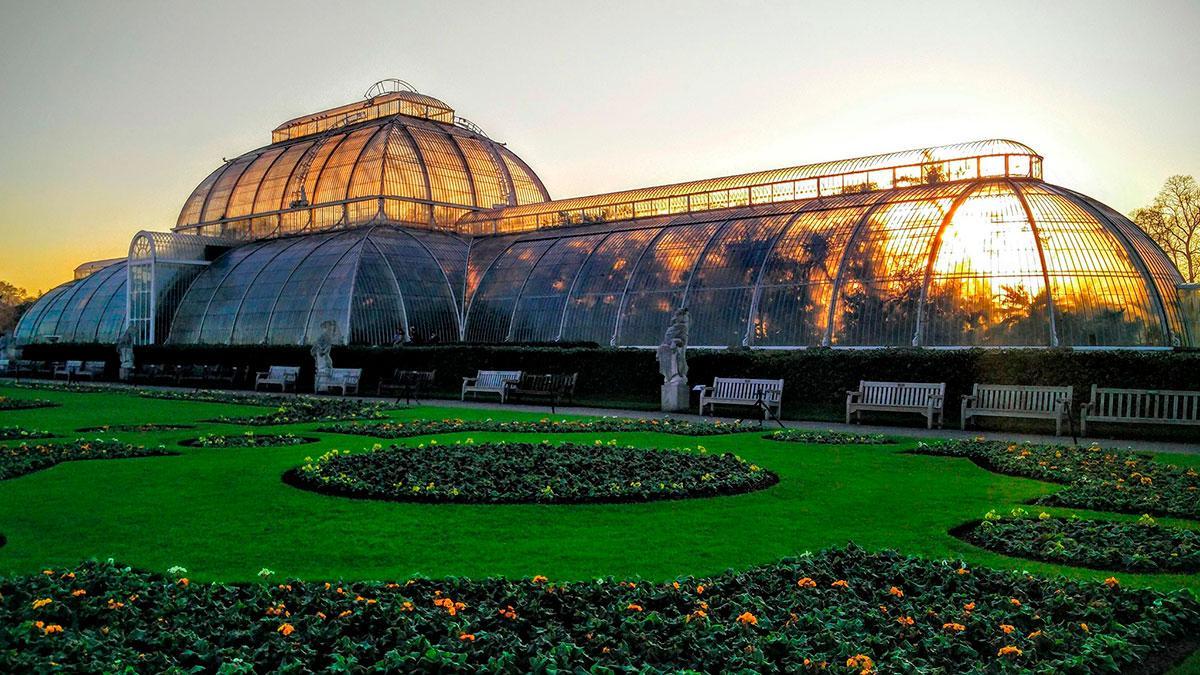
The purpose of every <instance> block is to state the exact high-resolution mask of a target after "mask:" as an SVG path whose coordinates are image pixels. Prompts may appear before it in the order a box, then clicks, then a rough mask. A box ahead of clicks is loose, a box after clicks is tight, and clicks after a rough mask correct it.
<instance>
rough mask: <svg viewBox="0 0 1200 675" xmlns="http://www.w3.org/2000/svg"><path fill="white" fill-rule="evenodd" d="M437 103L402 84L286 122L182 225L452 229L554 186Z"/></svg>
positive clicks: (191, 208) (199, 199) (231, 167)
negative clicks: (482, 212)
mask: <svg viewBox="0 0 1200 675" xmlns="http://www.w3.org/2000/svg"><path fill="white" fill-rule="evenodd" d="M426 99H427V100H426ZM435 104H440V101H437V99H433V98H431V97H425V96H422V95H420V94H413V93H411V92H395V93H390V94H385V95H382V96H379V97H376V98H374V99H371V100H370V101H367V102H365V103H363V104H351V105H349V106H342V107H341V108H335V109H333V110H329V111H325V112H323V113H317V114H315V115H308V116H305V117H302V118H297V119H295V120H291V121H289V122H286V123H284V124H283V125H281V126H280V127H279V128H278V129H276V130H275V132H274V133H275V137H276V138H277V139H279V140H278V142H275V143H272V144H271V145H268V146H266V147H263V148H259V149H258V150H253V151H251V152H248V153H246V154H244V155H241V156H239V157H236V158H234V159H232V160H229V161H227V162H226V163H225V164H224V165H222V166H221V167H220V168H218V169H217V170H216V171H214V172H212V173H211V174H209V176H208V177H207V178H205V179H204V180H203V181H202V182H201V183H200V185H198V186H197V187H196V189H195V190H193V191H192V194H191V196H189V197H188V199H187V200H186V201H185V202H184V205H183V208H182V210H181V211H180V213H179V219H178V221H177V223H176V226H175V228H174V229H175V231H177V232H185V233H188V234H203V235H209V236H216V237H236V238H239V239H258V238H262V237H272V236H283V235H287V234H295V233H299V232H312V231H320V230H327V229H334V228H341V227H350V226H357V225H364V224H373V223H395V224H403V225H407V226H410V227H421V228H428V229H453V227H454V223H456V222H457V221H458V220H459V218H461V217H462V216H463V215H464V214H466V213H468V212H470V211H475V210H479V209H492V208H495V207H496V206H497V205H509V206H515V205H522V204H531V203H534V202H544V201H546V200H547V199H549V198H550V197H549V194H548V193H547V192H546V188H545V186H544V185H542V182H541V180H540V179H539V178H538V177H537V175H536V174H535V173H534V172H533V170H532V169H530V168H529V166H528V165H527V164H525V162H524V161H522V160H521V159H520V158H519V157H517V155H516V154H514V153H513V152H512V151H511V150H509V149H508V148H507V147H505V146H504V145H503V144H500V143H497V142H495V141H493V140H491V139H489V138H488V137H487V136H485V135H483V134H482V133H479V132H477V131H475V130H472V129H469V128H466V127H464V126H458V125H456V124H453V123H447V122H453V121H454V118H453V114H454V111H453V110H451V109H449V108H448V107H446V108H445V111H446V114H448V115H449V119H448V120H447V119H443V118H445V117H446V114H443V113H440V112H436V110H435V108H436V107H437V106H436V105H435ZM441 105H443V106H444V104H441ZM364 106H365V107H364ZM356 115H360V116H359V117H356Z"/></svg>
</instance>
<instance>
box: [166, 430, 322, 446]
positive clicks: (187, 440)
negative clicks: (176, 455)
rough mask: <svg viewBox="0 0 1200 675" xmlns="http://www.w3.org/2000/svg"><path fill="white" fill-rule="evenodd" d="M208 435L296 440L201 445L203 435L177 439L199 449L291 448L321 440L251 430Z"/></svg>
mask: <svg viewBox="0 0 1200 675" xmlns="http://www.w3.org/2000/svg"><path fill="white" fill-rule="evenodd" d="M209 436H219V437H221V438H226V439H231V440H237V439H243V438H247V437H250V438H254V439H259V438H272V439H279V438H294V439H296V442H294V443H264V444H258V443H250V444H243V445H238V444H236V443H234V444H230V445H203V444H202V443H201V442H200V440H201V438H204V437H203V436H201V437H197V438H185V439H183V440H182V441H179V445H182V446H183V447H185V448H197V449H200V450H240V449H247V448H291V447H295V446H298V445H308V444H310V443H316V442H318V441H320V440H321V439H319V438H317V437H315V436H298V435H296V434H255V433H253V432H247V433H244V434H210V435H209Z"/></svg>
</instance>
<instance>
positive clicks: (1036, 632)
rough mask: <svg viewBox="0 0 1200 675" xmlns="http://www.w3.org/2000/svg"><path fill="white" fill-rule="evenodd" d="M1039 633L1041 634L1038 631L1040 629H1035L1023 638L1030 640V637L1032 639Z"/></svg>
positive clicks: (1040, 632)
mask: <svg viewBox="0 0 1200 675" xmlns="http://www.w3.org/2000/svg"><path fill="white" fill-rule="evenodd" d="M1041 634H1042V631H1040V630H1035V631H1033V632H1032V633H1030V634H1029V635H1026V636H1025V639H1027V640H1032V639H1034V638H1035V637H1038V636H1040V635H1041Z"/></svg>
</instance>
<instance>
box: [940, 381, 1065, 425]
mask: <svg viewBox="0 0 1200 675" xmlns="http://www.w3.org/2000/svg"><path fill="white" fill-rule="evenodd" d="M1073 396H1074V388H1073V387H1058V386H1043V385H1019V384H980V383H976V384H975V385H974V387H973V388H972V392H971V395H970V396H964V397H963V401H962V415H961V418H962V428H963V429H966V428H967V423H968V421H970V419H971V418H972V417H984V416H986V417H1026V418H1032V419H1053V420H1054V422H1055V433H1056V434H1061V433H1062V423H1063V420H1064V419H1066V418H1067V415H1068V414H1069V411H1070V407H1071V401H1072V398H1073Z"/></svg>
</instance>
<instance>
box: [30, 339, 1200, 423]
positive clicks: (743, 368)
mask: <svg viewBox="0 0 1200 675" xmlns="http://www.w3.org/2000/svg"><path fill="white" fill-rule="evenodd" d="M26 357H27V358H33V359H46V360H63V359H66V358H76V359H79V358H108V359H109V360H111V361H115V358H116V352H115V350H113V349H112V348H111V347H104V346H97V345H65V344H58V345H31V346H29V347H27V348H26ZM137 358H138V362H139V363H166V364H172V363H189V364H190V363H224V364H228V365H240V366H249V367H250V369H251V370H265V369H266V368H267V367H268V366H270V365H271V364H290V365H300V366H302V367H303V368H304V370H303V371H302V379H301V386H302V387H303V386H304V384H305V378H307V380H308V381H311V378H312V373H311V369H312V357H311V356H310V355H309V352H308V348H307V347H303V346H293V347H263V346H259V347H256V346H153V347H141V348H139V349H138V350H137ZM333 361H334V364H335V365H337V366H338V367H345V368H363V369H364V380H363V391H364V392H370V391H373V390H374V387H375V382H376V378H377V377H378V376H379V374H381V373H390V372H391V371H392V370H393V369H395V368H405V369H412V370H436V371H437V381H436V382H435V386H434V389H435V391H434V393H435V394H436V395H439V396H455V397H457V395H458V391H459V387H460V386H461V382H462V378H463V377H465V376H469V375H474V374H475V371H476V370H481V369H505V370H527V371H531V372H538V373H545V372H578V373H579V382H578V388H577V392H576V394H577V395H576V400H577V401H580V402H583V403H593V404H604V403H613V404H624V405H635V406H642V407H652V406H653V407H656V406H657V403H658V388H659V384H660V382H661V379H660V377H659V375H658V366H657V363H656V362H655V358H654V353H653V352H651V351H649V350H636V349H610V348H595V347H585V346H575V347H545V346H523V345H470V344H462V345H459V344H447V345H436V346H423V347H399V348H391V347H340V348H337V349H335V350H334V352H333ZM688 363H689V365H690V368H691V373H690V379H691V381H692V382H693V383H704V382H711V381H712V378H713V377H715V376H732V377H751V376H752V377H769V378H784V379H785V380H786V387H785V391H784V395H783V402H784V414H785V415H786V416H792V417H795V416H805V417H827V418H832V419H836V418H838V417H840V415H841V413H842V411H843V410H844V405H845V399H846V390H847V389H853V388H855V387H856V386H857V384H858V381H859V380H861V379H876V380H907V381H929V382H946V383H947V392H946V393H947V399H946V412H947V417H948V418H949V419H957V416H958V401H959V398H958V397H959V395H960V394H964V393H969V392H970V390H971V385H972V384H973V383H975V382H988V383H996V384H1056V385H1061V384H1070V385H1074V386H1075V398H1076V401H1083V400H1085V399H1086V398H1087V397H1088V395H1089V392H1090V389H1091V385H1092V384H1093V383H1096V384H1100V385H1107V386H1129V387H1150V388H1161V389H1169V388H1175V389H1195V388H1197V385H1196V382H1200V351H1136V350H1111V351H1108V350H1103V351H1102V350H1097V351H1075V350H1069V349H955V350H936V349H909V348H904V349H804V350H778V351H775V350H744V349H743V350H728V351H724V350H722V351H708V350H695V351H693V352H691V354H690V356H689V358H688Z"/></svg>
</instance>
